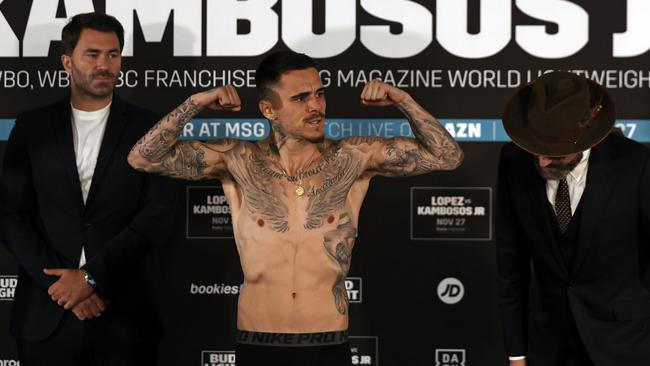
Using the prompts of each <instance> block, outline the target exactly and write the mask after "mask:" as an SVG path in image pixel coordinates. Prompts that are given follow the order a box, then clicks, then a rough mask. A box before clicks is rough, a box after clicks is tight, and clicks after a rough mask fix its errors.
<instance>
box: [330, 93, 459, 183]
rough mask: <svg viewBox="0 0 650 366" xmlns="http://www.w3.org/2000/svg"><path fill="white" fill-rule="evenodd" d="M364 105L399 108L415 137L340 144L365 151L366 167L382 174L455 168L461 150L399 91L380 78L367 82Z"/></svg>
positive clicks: (416, 172) (391, 174)
mask: <svg viewBox="0 0 650 366" xmlns="http://www.w3.org/2000/svg"><path fill="white" fill-rule="evenodd" d="M361 103H362V104H363V105H368V106H390V105H394V106H396V107H397V108H399V110H400V111H402V113H404V115H406V117H407V118H408V120H409V122H410V124H411V129H412V130H413V133H414V135H415V138H414V139H413V138H408V137H396V138H391V139H383V138H377V137H353V138H348V139H345V140H343V141H342V143H343V144H344V145H348V146H352V147H354V148H355V149H358V150H361V151H363V152H365V153H367V154H368V155H369V156H368V161H367V164H366V170H367V171H370V172H372V173H375V174H378V175H383V176H391V177H397V176H409V175H418V174H424V173H428V172H432V171H436V170H453V169H456V168H457V167H458V166H459V165H460V163H461V162H462V161H463V151H462V150H461V148H460V146H458V143H456V141H455V140H454V138H453V137H451V135H450V134H449V132H447V130H445V128H444V127H443V126H442V125H441V124H440V123H438V121H437V120H436V119H435V118H434V117H433V116H432V115H431V114H430V113H429V112H427V111H426V110H425V109H424V108H422V107H421V106H420V105H419V104H418V103H416V102H415V101H414V100H413V98H411V96H410V95H409V94H408V93H406V92H405V91H403V90H400V89H398V88H396V87H394V86H391V85H388V84H386V83H383V82H381V81H377V80H373V81H370V82H369V83H368V84H366V86H365V87H364V89H363V91H362V92H361Z"/></svg>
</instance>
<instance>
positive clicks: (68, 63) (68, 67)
mask: <svg viewBox="0 0 650 366" xmlns="http://www.w3.org/2000/svg"><path fill="white" fill-rule="evenodd" d="M61 65H63V68H64V69H65V71H67V72H68V75H72V57H70V56H69V55H66V54H63V55H61Z"/></svg>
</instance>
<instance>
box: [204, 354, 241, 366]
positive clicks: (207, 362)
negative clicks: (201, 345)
mask: <svg viewBox="0 0 650 366" xmlns="http://www.w3.org/2000/svg"><path fill="white" fill-rule="evenodd" d="M235 359H236V356H235V351H201V366H235Z"/></svg>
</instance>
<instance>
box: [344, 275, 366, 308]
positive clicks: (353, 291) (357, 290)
mask: <svg viewBox="0 0 650 366" xmlns="http://www.w3.org/2000/svg"><path fill="white" fill-rule="evenodd" d="M361 282H362V281H361V277H348V278H346V279H345V289H346V290H347V292H348V301H349V302H350V303H360V302H361V301H362V297H361V287H362V286H361Z"/></svg>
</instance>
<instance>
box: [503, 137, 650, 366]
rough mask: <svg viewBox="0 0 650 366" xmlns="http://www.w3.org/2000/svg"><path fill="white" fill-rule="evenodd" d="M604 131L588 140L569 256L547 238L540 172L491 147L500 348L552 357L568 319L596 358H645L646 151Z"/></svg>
mask: <svg viewBox="0 0 650 366" xmlns="http://www.w3.org/2000/svg"><path fill="white" fill-rule="evenodd" d="M649 156H650V155H649V151H648V149H647V148H645V147H644V146H643V145H640V144H638V143H636V142H633V141H631V140H629V139H627V138H625V137H622V136H619V135H615V134H611V135H610V136H608V137H607V138H606V139H605V140H604V141H603V142H601V143H600V144H598V145H597V146H595V147H594V148H592V151H591V156H590V158H589V168H588V172H587V182H586V187H585V191H584V193H583V195H582V216H581V220H580V223H579V224H580V226H579V234H578V235H579V236H578V243H577V245H576V247H575V255H574V263H573V265H572V266H569V265H567V264H566V263H565V261H564V260H563V257H562V255H561V252H560V248H559V247H558V246H557V244H556V242H555V240H554V238H553V227H552V226H551V225H555V223H554V222H553V221H552V218H551V216H550V215H549V213H548V209H547V203H546V201H547V198H546V181H545V180H544V179H543V178H541V177H540V175H539V174H538V172H537V171H536V169H535V167H534V157H533V155H531V154H529V153H527V152H525V151H523V150H521V149H520V148H518V147H516V146H515V145H513V144H512V143H510V144H507V145H506V146H504V148H503V150H502V152H501V159H500V166H499V180H498V193H497V195H498V197H497V260H498V273H499V274H498V276H499V278H498V284H499V303H500V311H501V318H502V324H503V328H504V335H505V342H506V349H507V351H508V353H509V355H510V356H518V355H527V356H528V359H529V362H530V363H529V364H530V365H532V366H537V365H554V364H556V361H557V358H558V357H559V352H561V347H562V345H563V344H564V343H565V342H566V338H567V337H568V335H569V334H570V333H571V332H570V329H571V328H570V327H571V322H573V321H575V325H576V327H577V330H578V332H579V334H580V337H581V339H582V341H583V343H584V345H585V348H586V350H587V352H588V353H589V355H590V357H591V359H592V361H593V362H594V364H595V365H596V366H604V365H617V366H632V365H634V366H641V365H650V324H649V322H650V320H649V319H650V292H649V289H650V273H649V271H648V262H649V261H648V256H649V255H648V249H649V247H650V241H649V235H648V231H649V230H650V157H649Z"/></svg>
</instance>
